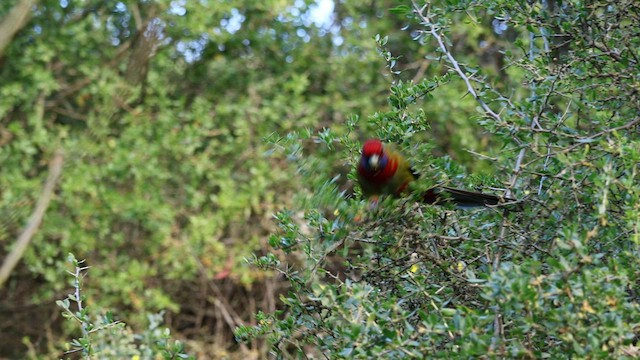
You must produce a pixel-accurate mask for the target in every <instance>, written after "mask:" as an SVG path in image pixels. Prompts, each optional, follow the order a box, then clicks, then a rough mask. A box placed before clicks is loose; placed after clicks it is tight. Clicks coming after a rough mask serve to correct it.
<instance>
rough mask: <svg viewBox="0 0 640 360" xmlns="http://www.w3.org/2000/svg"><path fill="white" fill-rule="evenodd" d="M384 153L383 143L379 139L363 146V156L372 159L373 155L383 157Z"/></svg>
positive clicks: (368, 141) (367, 142)
mask: <svg viewBox="0 0 640 360" xmlns="http://www.w3.org/2000/svg"><path fill="white" fill-rule="evenodd" d="M383 153H384V147H383V146H382V141H380V140H378V139H370V140H367V141H366V142H365V143H364V146H362V156H366V157H370V156H372V155H378V156H381V155H382V154H383Z"/></svg>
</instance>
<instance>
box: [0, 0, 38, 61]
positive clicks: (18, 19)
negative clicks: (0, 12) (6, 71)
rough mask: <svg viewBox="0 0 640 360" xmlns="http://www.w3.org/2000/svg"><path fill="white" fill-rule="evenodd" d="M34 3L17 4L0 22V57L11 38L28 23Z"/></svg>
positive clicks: (33, 1) (21, 2)
mask: <svg viewBox="0 0 640 360" xmlns="http://www.w3.org/2000/svg"><path fill="white" fill-rule="evenodd" d="M35 3H36V2H35V0H22V1H20V2H18V3H17V4H15V5H13V7H12V8H11V11H9V13H8V14H7V16H5V18H4V19H3V20H2V22H0V56H2V54H3V53H4V49H5V48H6V47H7V46H8V45H9V43H10V42H11V39H13V36H14V35H15V34H16V33H17V32H18V31H20V29H22V28H23V27H24V26H25V25H26V24H27V22H28V21H29V18H30V17H31V16H30V15H31V8H32V7H33V5H35Z"/></svg>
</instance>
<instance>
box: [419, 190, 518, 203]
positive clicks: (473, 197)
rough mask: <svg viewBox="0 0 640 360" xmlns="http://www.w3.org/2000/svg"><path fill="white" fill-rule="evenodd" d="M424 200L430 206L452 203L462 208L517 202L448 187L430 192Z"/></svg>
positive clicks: (425, 195) (424, 196)
mask: <svg viewBox="0 0 640 360" xmlns="http://www.w3.org/2000/svg"><path fill="white" fill-rule="evenodd" d="M423 200H424V201H425V202H426V203H429V204H436V203H439V204H442V203H446V202H452V203H454V204H455V205H456V206H457V207H461V208H468V207H477V206H491V205H498V204H500V203H503V202H508V201H515V200H514V199H508V198H503V197H500V196H498V195H493V194H485V193H481V192H476V191H467V190H461V189H455V188H451V187H448V186H441V187H437V188H433V189H430V190H428V191H427V192H426V193H425V194H424V195H423Z"/></svg>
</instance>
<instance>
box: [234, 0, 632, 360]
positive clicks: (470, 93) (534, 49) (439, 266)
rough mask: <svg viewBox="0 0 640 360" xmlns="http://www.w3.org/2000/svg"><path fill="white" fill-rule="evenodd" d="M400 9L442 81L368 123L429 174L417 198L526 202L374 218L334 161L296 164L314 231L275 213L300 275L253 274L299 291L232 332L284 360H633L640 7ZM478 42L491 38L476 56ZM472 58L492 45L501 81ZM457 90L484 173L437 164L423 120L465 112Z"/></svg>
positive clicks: (344, 147) (281, 243)
mask: <svg viewBox="0 0 640 360" xmlns="http://www.w3.org/2000/svg"><path fill="white" fill-rule="evenodd" d="M393 11H394V12H395V13H396V14H398V15H400V16H402V17H403V18H404V19H406V21H407V23H408V25H406V27H405V28H406V29H407V31H408V32H409V34H410V35H411V36H412V37H413V39H414V40H415V41H416V42H418V43H420V44H421V45H422V46H423V47H424V48H425V49H426V51H427V53H428V55H427V56H426V57H425V58H426V59H428V60H427V61H431V63H430V67H432V69H431V70H432V71H433V73H432V74H433V75H428V74H425V77H424V78H423V79H419V81H417V82H403V81H402V75H403V73H402V72H401V73H400V74H397V75H398V76H397V77H396V78H395V79H396V80H395V81H394V84H393V85H392V87H391V91H390V96H389V105H390V108H389V111H387V112H384V113H377V114H374V115H372V116H370V117H369V118H368V121H367V123H368V125H369V126H370V127H371V128H373V129H376V131H375V133H376V135H378V136H380V137H382V138H384V139H386V140H391V141H396V142H400V143H402V144H403V145H404V150H405V152H406V153H407V154H409V155H410V157H411V159H412V160H413V162H414V165H415V167H416V168H417V169H418V170H420V171H421V172H422V173H423V174H425V175H424V176H423V177H422V178H421V180H420V184H418V185H417V186H416V190H425V189H427V188H429V187H430V186H433V184H435V183H448V184H455V185H457V186H461V187H467V188H474V187H483V188H484V190H485V191H490V190H493V191H499V192H501V193H503V194H505V195H509V196H513V197H515V198H517V199H519V202H518V204H516V205H513V204H512V205H505V206H498V207H496V208H492V209H477V210H470V211H468V210H467V211H464V210H456V209H451V208H447V207H446V206H444V207H433V206H425V205H420V204H416V203H415V202H414V201H413V200H412V199H411V198H409V199H403V200H399V201H391V200H390V201H387V202H386V203H385V204H384V206H383V207H382V208H381V209H379V210H377V211H376V212H372V210H371V207H370V206H369V205H367V203H366V201H362V200H358V198H356V199H343V198H342V197H341V193H340V189H339V187H338V186H337V185H336V184H335V179H332V178H331V175H330V174H327V175H325V176H324V177H323V176H319V175H318V174H317V173H315V172H312V171H310V169H317V168H319V166H318V164H321V163H324V162H325V159H326V158H327V155H326V154H324V153H322V151H318V152H316V153H315V154H310V155H308V156H301V157H300V158H299V160H298V161H297V162H296V164H297V166H298V167H299V169H300V172H301V173H303V174H304V175H305V176H306V177H307V183H309V184H311V191H310V198H309V200H307V202H306V203H305V205H304V206H303V209H304V212H305V218H304V221H303V222H299V221H297V220H296V219H295V218H292V217H291V216H290V215H289V214H288V213H286V212H282V213H281V215H280V216H279V218H278V219H279V221H280V227H281V230H280V231H279V233H278V236H276V237H274V238H273V239H272V240H273V241H272V243H273V245H275V246H276V247H279V248H281V249H282V250H284V251H286V252H291V251H302V252H303V253H304V254H305V256H304V261H305V264H304V266H294V267H291V266H288V265H286V264H285V263H283V262H282V260H281V259H279V258H278V257H276V256H274V255H267V256H263V257H258V258H256V259H255V260H254V263H256V264H257V265H259V266H261V267H263V268H267V269H278V270H279V271H281V273H282V275H283V276H284V277H286V278H287V279H288V280H289V281H290V283H291V291H289V292H288V294H287V295H286V296H284V297H283V298H282V301H283V303H284V304H285V305H286V307H285V309H284V310H283V311H282V312H278V313H275V314H265V313H259V314H258V318H259V319H260V321H261V324H260V325H259V326H256V327H241V328H239V329H238V330H237V332H236V334H237V335H238V336H239V337H240V338H254V337H259V336H262V335H266V336H267V338H268V339H269V340H270V342H271V343H272V344H273V345H272V351H273V353H274V354H277V355H279V356H283V355H286V354H298V355H301V354H303V353H305V352H308V351H309V349H313V351H315V352H318V353H323V354H325V356H326V357H327V358H349V359H351V358H361V359H370V358H375V357H380V358H385V359H394V358H395V359H404V358H409V357H415V358H424V357H442V358H458V357H459V358H475V357H483V356H486V357H494V356H497V357H500V358H512V357H515V358H553V359H558V358H635V357H637V356H639V355H640V352H639V348H638V334H639V331H640V323H638V319H639V316H638V315H639V314H640V312H639V310H640V309H639V305H638V300H639V299H640V297H639V288H638V286H639V284H640V279H639V278H638V276H639V272H638V271H637V269H638V265H639V263H638V255H639V253H638V251H639V245H640V232H639V231H640V226H639V225H640V207H639V206H638V200H639V196H640V183H639V181H638V170H639V164H640V141H639V140H640V131H639V129H640V126H639V124H640V118H639V117H638V114H640V101H639V98H638V90H639V89H638V75H639V72H638V69H639V67H638V66H639V65H640V64H639V58H640V51H639V49H640V47H639V45H640V38H638V36H637V34H638V30H639V28H638V24H640V22H639V21H638V20H640V8H639V7H638V6H637V4H635V3H632V2H626V3H617V2H616V3H613V2H604V1H603V2H589V3H584V2H580V1H569V2H562V3H555V2H546V3H541V4H539V3H523V2H511V1H504V2H503V1H495V2H494V1H477V2H476V1H460V2H443V3H436V2H434V3H426V4H424V3H418V2H411V3H406V4H401V5H398V6H397V7H396V8H394V9H393ZM474 29H480V30H479V31H477V32H476V33H485V34H486V33H488V32H490V31H493V32H494V33H495V34H496V36H495V38H492V39H487V38H485V39H484V40H480V44H478V43H477V42H476V43H474V42H471V41H472V38H471V37H470V36H469V34H472V33H474ZM483 42H485V44H484V45H483V44H482V43H483ZM486 42H489V44H487V43H486ZM379 45H380V48H381V53H382V54H383V56H384V57H385V58H386V59H387V60H388V61H389V68H390V69H391V70H392V71H393V70H394V63H395V61H396V59H395V57H399V56H401V55H403V54H399V53H394V52H393V51H389V50H388V47H387V44H386V38H380V39H379ZM473 45H479V46H481V47H482V46H484V47H486V46H495V47H496V49H495V51H496V52H499V53H500V54H502V56H503V58H502V62H501V65H500V67H499V69H498V72H494V71H492V70H493V69H491V68H490V67H489V66H487V65H486V64H483V59H482V58H481V57H474V56H470V55H471V54H469V53H468V52H466V51H465V48H466V47H469V46H473ZM405 72H406V71H405ZM439 74H440V75H441V74H445V76H444V77H442V76H438V75H439ZM448 87H454V88H456V87H457V88H458V89H463V90H462V91H460V90H459V92H458V94H463V93H465V92H466V95H465V96H466V98H471V99H472V100H475V102H476V105H477V106H476V108H475V109H474V110H475V114H474V115H470V116H469V117H467V118H465V119H457V120H453V119H450V121H468V122H474V123H477V124H479V125H480V126H481V127H482V129H483V130H482V133H483V134H486V135H485V136H487V137H488V139H487V141H488V142H489V143H490V144H491V145H490V146H489V147H487V148H486V149H485V150H482V151H477V150H476V149H473V148H472V149H469V150H473V151H472V154H473V155H474V156H477V157H478V159H485V160H488V162H489V164H488V165H487V166H488V167H489V168H491V169H493V171H494V172H493V173H492V174H491V176H490V177H488V176H484V177H483V176H480V177H471V176H468V175H467V171H468V170H467V169H466V168H465V167H461V166H459V165H455V164H454V163H453V162H452V161H450V160H449V159H448V158H437V159H436V158H433V157H432V156H430V154H433V151H432V149H433V147H434V143H433V142H428V141H427V142H425V141H424V134H425V133H428V130H427V129H428V128H429V127H430V126H433V124H432V122H433V121H434V119H433V117H431V116H429V114H428V113H426V109H434V106H436V105H434V104H437V103H438V101H448V102H450V103H456V102H457V101H458V100H459V98H455V97H447V98H445V99H443V98H442V95H443V92H442V90H444V89H445V88H448ZM445 93H446V92H445ZM436 108H437V107H436ZM437 109H439V110H440V111H445V110H444V109H443V108H442V107H439V108H437ZM449 115H450V114H448V113H446V111H445V115H444V116H449ZM362 122H363V121H361V122H360V123H358V124H352V126H351V127H350V128H349V130H350V131H352V132H353V131H356V129H358V125H360V126H361V123H362ZM457 131H460V132H466V131H469V128H465V127H459V128H457ZM321 138H322V140H323V142H325V143H326V144H327V147H326V149H325V150H324V152H334V151H336V150H334V149H341V150H337V151H338V152H340V154H341V156H342V158H344V159H347V160H348V161H349V162H352V163H354V162H355V161H356V159H357V156H358V143H357V142H354V141H353V140H354V137H353V136H352V133H347V134H345V135H335V136H327V135H326V134H324V135H323V136H321ZM299 142H300V140H299V139H298V138H295V137H293V138H288V139H283V140H282V141H281V142H280V143H281V144H282V145H283V146H285V147H290V148H292V149H296V145H297V144H298V143H299ZM309 164H312V165H309ZM483 169H486V167H483ZM336 199H340V200H336ZM362 213H365V220H364V221H363V222H358V221H357V220H358V219H359V218H360V217H361V216H362ZM305 225H307V226H305Z"/></svg>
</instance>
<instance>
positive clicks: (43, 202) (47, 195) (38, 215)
mask: <svg viewBox="0 0 640 360" xmlns="http://www.w3.org/2000/svg"><path fill="white" fill-rule="evenodd" d="M63 160H64V157H63V155H62V151H61V150H58V151H56V153H55V155H54V156H53V159H52V160H51V162H50V163H49V177H48V178H47V181H46V182H45V184H44V188H43V189H42V195H40V199H38V203H37V204H36V208H35V210H34V211H33V213H32V214H31V217H30V218H29V221H28V222H27V226H26V227H25V228H24V230H23V231H22V233H21V234H20V236H19V237H18V240H17V241H16V244H15V246H14V247H13V249H12V250H11V252H10V253H9V255H7V257H6V258H5V260H4V263H3V264H2V268H0V288H1V287H2V286H3V285H4V283H5V282H6V281H7V279H8V278H9V275H11V271H13V268H14V267H15V266H16V265H17V264H18V261H20V258H22V255H23V254H24V252H25V250H26V249H27V246H29V243H30V242H31V239H32V238H33V235H34V234H35V233H36V230H37V229H38V227H39V226H40V223H42V218H43V217H44V213H45V211H46V210H47V207H48V206H49V202H50V201H51V197H52V196H53V190H54V188H55V186H56V183H57V182H58V178H59V177H60V173H61V172H62V164H63Z"/></svg>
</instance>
